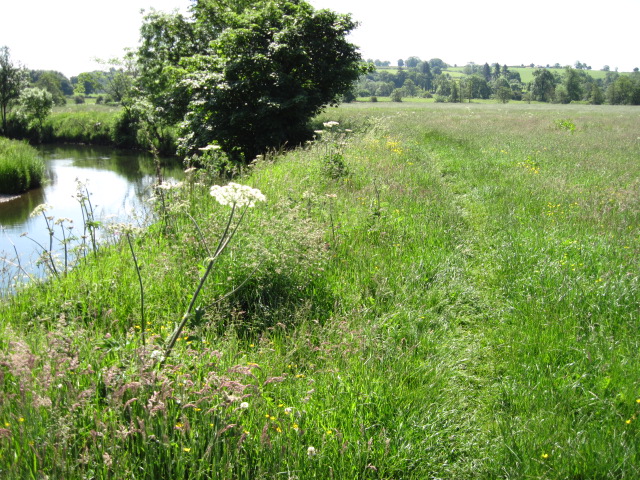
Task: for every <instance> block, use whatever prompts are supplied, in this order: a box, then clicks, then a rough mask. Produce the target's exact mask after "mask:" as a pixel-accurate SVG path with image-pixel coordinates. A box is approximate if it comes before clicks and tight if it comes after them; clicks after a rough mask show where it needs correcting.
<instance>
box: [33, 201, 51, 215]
mask: <svg viewBox="0 0 640 480" xmlns="http://www.w3.org/2000/svg"><path fill="white" fill-rule="evenodd" d="M52 208H53V206H51V205H49V204H48V203H41V204H40V205H38V206H37V207H36V208H34V209H33V212H31V215H29V216H30V217H37V216H38V215H40V214H41V213H44V212H46V211H47V210H51V209H52Z"/></svg>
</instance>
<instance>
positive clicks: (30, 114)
mask: <svg viewBox="0 0 640 480" xmlns="http://www.w3.org/2000/svg"><path fill="white" fill-rule="evenodd" d="M18 103H19V105H20V107H19V110H18V114H19V115H20V116H21V117H22V118H24V119H25V121H26V122H27V123H28V124H29V125H30V126H34V127H36V128H37V129H38V130H39V131H40V130H42V124H43V122H44V120H45V119H46V118H47V116H49V114H50V113H51V109H52V107H53V95H51V94H50V93H49V92H48V91H46V90H43V89H42V88H26V89H24V90H23V91H22V92H21V93H20V98H19V101H18Z"/></svg>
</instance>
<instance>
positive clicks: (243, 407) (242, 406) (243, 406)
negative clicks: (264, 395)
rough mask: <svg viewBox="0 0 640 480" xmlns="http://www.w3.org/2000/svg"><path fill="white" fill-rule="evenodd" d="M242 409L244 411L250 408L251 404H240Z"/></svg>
mask: <svg viewBox="0 0 640 480" xmlns="http://www.w3.org/2000/svg"><path fill="white" fill-rule="evenodd" d="M240 408H242V409H243V410H244V409H247V408H249V403H248V402H242V403H241V404H240Z"/></svg>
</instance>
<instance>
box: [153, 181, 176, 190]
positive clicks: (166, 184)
mask: <svg viewBox="0 0 640 480" xmlns="http://www.w3.org/2000/svg"><path fill="white" fill-rule="evenodd" d="M180 187H182V182H177V183H175V182H162V183H161V184H159V185H158V186H157V188H159V189H160V190H172V189H174V188H180Z"/></svg>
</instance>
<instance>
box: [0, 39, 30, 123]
mask: <svg viewBox="0 0 640 480" xmlns="http://www.w3.org/2000/svg"><path fill="white" fill-rule="evenodd" d="M26 79H27V75H26V72H25V70H24V69H22V68H20V67H18V66H16V65H14V64H13V62H12V61H11V56H10V54H9V47H2V48H0V116H1V117H2V132H3V133H4V132H6V131H7V113H8V111H9V107H10V105H11V104H12V103H13V102H15V101H16V100H17V99H18V97H19V96H20V92H21V91H22V89H23V88H24V85H25V84H26Z"/></svg>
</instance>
